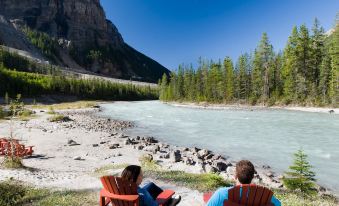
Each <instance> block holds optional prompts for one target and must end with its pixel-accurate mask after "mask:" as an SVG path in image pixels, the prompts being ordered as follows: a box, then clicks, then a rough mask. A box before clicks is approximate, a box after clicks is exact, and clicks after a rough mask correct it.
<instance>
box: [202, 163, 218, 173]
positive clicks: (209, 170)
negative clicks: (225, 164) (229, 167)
mask: <svg viewBox="0 0 339 206" xmlns="http://www.w3.org/2000/svg"><path fill="white" fill-rule="evenodd" d="M204 170H205V172H206V173H215V172H218V169H217V168H215V167H213V166H212V165H209V164H206V165H205V166H204Z"/></svg>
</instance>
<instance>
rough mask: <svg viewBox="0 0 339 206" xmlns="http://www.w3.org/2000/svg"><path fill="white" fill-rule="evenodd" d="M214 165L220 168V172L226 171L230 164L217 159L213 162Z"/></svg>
mask: <svg viewBox="0 0 339 206" xmlns="http://www.w3.org/2000/svg"><path fill="white" fill-rule="evenodd" d="M213 166H214V167H216V168H217V169H218V171H219V172H221V171H226V169H227V167H228V166H229V164H228V163H227V162H225V161H215V162H213Z"/></svg>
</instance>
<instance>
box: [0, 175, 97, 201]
mask: <svg viewBox="0 0 339 206" xmlns="http://www.w3.org/2000/svg"><path fill="white" fill-rule="evenodd" d="M97 204H98V193H97V192H93V191H71V190H66V191H53V190H48V189H36V188H33V187H30V186H27V185H24V184H23V183H21V182H18V181H13V180H8V181H4V182H0V205H1V206H12V205H22V206H55V205H58V206H69V205H72V206H73V205H74V206H82V205H84V206H93V205H97Z"/></svg>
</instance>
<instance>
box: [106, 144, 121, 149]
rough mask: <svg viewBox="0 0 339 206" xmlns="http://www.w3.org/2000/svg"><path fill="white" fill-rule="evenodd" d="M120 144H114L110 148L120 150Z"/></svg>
mask: <svg viewBox="0 0 339 206" xmlns="http://www.w3.org/2000/svg"><path fill="white" fill-rule="evenodd" d="M119 146H120V145H119V144H112V145H110V146H109V147H108V148H109V149H116V148H119Z"/></svg>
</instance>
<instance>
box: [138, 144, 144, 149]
mask: <svg viewBox="0 0 339 206" xmlns="http://www.w3.org/2000/svg"><path fill="white" fill-rule="evenodd" d="M136 148H137V149H138V150H143V149H144V146H143V145H138V146H137V147H136Z"/></svg>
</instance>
